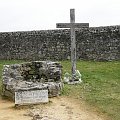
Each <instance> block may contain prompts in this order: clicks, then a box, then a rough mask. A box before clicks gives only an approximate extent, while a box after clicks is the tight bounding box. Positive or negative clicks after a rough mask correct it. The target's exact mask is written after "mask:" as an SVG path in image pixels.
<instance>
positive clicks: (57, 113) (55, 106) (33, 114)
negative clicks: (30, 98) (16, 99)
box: [0, 97, 105, 120]
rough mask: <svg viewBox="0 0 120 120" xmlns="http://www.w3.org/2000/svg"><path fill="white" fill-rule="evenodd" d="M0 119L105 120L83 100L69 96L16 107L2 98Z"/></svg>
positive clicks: (0, 101)
mask: <svg viewBox="0 0 120 120" xmlns="http://www.w3.org/2000/svg"><path fill="white" fill-rule="evenodd" d="M0 120H105V119H104V118H103V116H101V115H98V114H97V113H95V112H91V111H90V108H88V107H86V106H85V105H84V104H83V103H82V102H80V101H78V100H76V99H70V98H67V97H57V98H52V99H50V102H49V103H48V104H40V105H33V106H29V107H26V106H24V107H22V106H21V107H19V108H17V109H16V108H15V107H14V103H13V102H11V101H8V100H1V99H0Z"/></svg>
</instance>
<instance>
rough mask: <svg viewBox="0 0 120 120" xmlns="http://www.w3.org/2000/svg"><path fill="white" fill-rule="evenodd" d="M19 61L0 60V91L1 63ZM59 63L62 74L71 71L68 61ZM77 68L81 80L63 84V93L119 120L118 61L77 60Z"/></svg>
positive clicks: (119, 82)
mask: <svg viewBox="0 0 120 120" xmlns="http://www.w3.org/2000/svg"><path fill="white" fill-rule="evenodd" d="M21 62H23V61H18V60H10V61H9V60H5V61H4V60H0V91H1V76H2V68H3V65H4V64H15V63H21ZM61 64H62V65H63V74H64V73H65V72H69V73H71V62H70V61H61ZM77 69H78V70H79V71H80V72H81V74H82V81H83V82H82V83H81V84H79V85H67V84H65V86H64V89H63V91H62V93H63V95H67V96H70V97H74V98H77V99H82V100H84V101H86V102H87V103H88V104H89V105H91V106H94V107H96V108H98V109H99V110H100V111H101V112H103V113H105V114H107V115H108V116H110V118H111V119H112V120H120V114H119V113H120V61H113V62H92V61H78V62H77Z"/></svg>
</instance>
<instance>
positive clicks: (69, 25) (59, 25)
mask: <svg viewBox="0 0 120 120" xmlns="http://www.w3.org/2000/svg"><path fill="white" fill-rule="evenodd" d="M56 27H57V28H70V30H71V63H72V70H71V72H72V81H73V82H74V76H75V72H76V40H75V28H88V27H89V23H75V9H70V23H57V24H56Z"/></svg>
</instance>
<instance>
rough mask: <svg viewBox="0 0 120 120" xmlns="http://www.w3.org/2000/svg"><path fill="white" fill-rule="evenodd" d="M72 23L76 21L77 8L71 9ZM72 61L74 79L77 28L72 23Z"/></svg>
mask: <svg viewBox="0 0 120 120" xmlns="http://www.w3.org/2000/svg"><path fill="white" fill-rule="evenodd" d="M70 23H75V10H74V9H70ZM71 63H72V70H71V72H72V81H74V75H75V71H76V41H75V28H74V27H73V25H71Z"/></svg>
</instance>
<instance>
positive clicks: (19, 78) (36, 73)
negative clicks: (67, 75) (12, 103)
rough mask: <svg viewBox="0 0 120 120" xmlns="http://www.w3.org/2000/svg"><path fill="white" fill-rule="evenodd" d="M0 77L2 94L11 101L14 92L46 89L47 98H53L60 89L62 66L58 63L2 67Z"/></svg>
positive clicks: (28, 63)
mask: <svg viewBox="0 0 120 120" xmlns="http://www.w3.org/2000/svg"><path fill="white" fill-rule="evenodd" d="M2 76H3V77H2V79H3V85H2V94H3V95H4V96H7V97H10V98H13V99H14V93H15V91H23V90H43V89H48V94H49V97H54V96H58V95H60V91H61V89H62V80H61V79H62V78H61V76H62V66H61V65H60V63H58V62H51V61H33V62H25V63H21V64H13V65H4V67H3V74H2Z"/></svg>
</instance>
